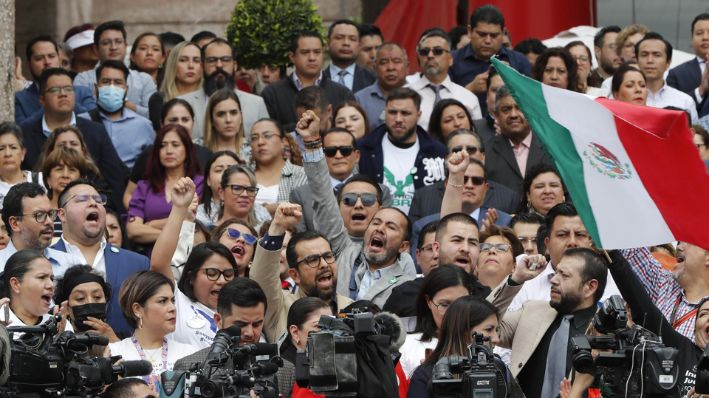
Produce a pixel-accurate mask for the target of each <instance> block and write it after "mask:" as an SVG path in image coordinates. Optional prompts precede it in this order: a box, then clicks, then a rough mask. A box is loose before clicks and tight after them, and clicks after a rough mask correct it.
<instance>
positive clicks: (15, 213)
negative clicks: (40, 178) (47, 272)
mask: <svg viewBox="0 0 709 398" xmlns="http://www.w3.org/2000/svg"><path fill="white" fill-rule="evenodd" d="M56 216H57V209H53V208H52V203H51V202H50V201H49V198H48V197H47V193H46V191H45V190H44V188H42V186H41V185H39V184H37V183H34V182H23V183H21V184H17V185H14V186H13V187H12V188H10V190H9V191H8V192H7V195H6V196H5V200H4V202H3V209H2V221H3V222H4V223H5V226H6V228H7V234H8V235H10V242H9V243H8V244H7V247H6V248H4V249H2V250H0V271H2V270H4V269H5V263H7V259H9V258H10V256H12V255H13V254H15V252H17V251H18V250H24V249H34V250H39V251H42V252H43V253H44V255H45V257H47V258H48V259H49V262H50V263H52V272H53V273H54V276H55V277H60V276H62V275H64V271H66V270H67V269H68V268H69V267H70V266H72V265H73V264H74V263H73V262H71V258H70V256H68V255H67V254H66V253H62V252H60V251H58V250H55V249H52V248H50V247H49V245H50V244H51V243H52V236H53V234H54V218H55V217H56Z"/></svg>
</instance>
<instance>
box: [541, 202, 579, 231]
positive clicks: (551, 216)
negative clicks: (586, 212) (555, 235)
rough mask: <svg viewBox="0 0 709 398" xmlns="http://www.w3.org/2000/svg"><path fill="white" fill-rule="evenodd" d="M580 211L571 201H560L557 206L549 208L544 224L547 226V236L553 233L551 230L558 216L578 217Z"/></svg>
mask: <svg viewBox="0 0 709 398" xmlns="http://www.w3.org/2000/svg"><path fill="white" fill-rule="evenodd" d="M578 215H579V213H578V212H577V211H576V207H574V205H572V204H571V203H559V204H557V205H556V206H554V207H552V208H551V209H549V211H548V212H547V215H546V217H545V218H544V226H545V227H546V236H550V235H551V231H552V229H553V227H554V221H556V218H557V217H577V216H578Z"/></svg>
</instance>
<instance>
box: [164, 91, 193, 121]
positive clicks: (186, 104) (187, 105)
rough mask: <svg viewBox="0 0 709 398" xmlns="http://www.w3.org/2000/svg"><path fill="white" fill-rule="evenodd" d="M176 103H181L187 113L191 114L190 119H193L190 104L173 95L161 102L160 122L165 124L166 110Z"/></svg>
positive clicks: (176, 104)
mask: <svg viewBox="0 0 709 398" xmlns="http://www.w3.org/2000/svg"><path fill="white" fill-rule="evenodd" d="M178 105H182V106H183V107H184V108H185V109H187V113H189V114H190V116H192V120H194V109H192V105H191V104H190V103H189V102H187V101H185V100H183V99H182V98H178V97H175V98H173V99H171V100H170V101H167V102H166V103H165V104H163V106H162V109H161V110H160V124H167V123H165V118H166V117H167V114H168V112H170V111H171V110H172V108H174V107H175V106H178Z"/></svg>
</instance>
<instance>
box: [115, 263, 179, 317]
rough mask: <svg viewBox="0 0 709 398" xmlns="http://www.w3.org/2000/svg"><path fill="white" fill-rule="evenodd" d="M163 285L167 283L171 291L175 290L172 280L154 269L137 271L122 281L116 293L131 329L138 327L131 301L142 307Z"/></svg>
mask: <svg viewBox="0 0 709 398" xmlns="http://www.w3.org/2000/svg"><path fill="white" fill-rule="evenodd" d="M165 285H168V286H169V287H170V289H171V290H172V291H173V292H174V291H175V284H174V282H173V280H172V279H168V277H166V276H165V275H163V274H161V273H159V272H155V271H138V272H136V273H134V274H132V275H131V276H129V277H128V278H127V279H126V280H125V281H123V285H122V286H121V290H120V292H119V293H118V302H119V304H120V306H121V312H123V316H124V317H125V318H126V321H127V322H128V325H130V327H132V328H133V329H135V328H137V327H138V319H136V317H135V314H134V313H133V303H138V305H140V306H141V307H144V306H145V303H146V302H147V301H148V300H149V299H150V298H151V297H153V296H154V295H155V294H156V293H157V291H158V289H160V288H161V287H163V286H165Z"/></svg>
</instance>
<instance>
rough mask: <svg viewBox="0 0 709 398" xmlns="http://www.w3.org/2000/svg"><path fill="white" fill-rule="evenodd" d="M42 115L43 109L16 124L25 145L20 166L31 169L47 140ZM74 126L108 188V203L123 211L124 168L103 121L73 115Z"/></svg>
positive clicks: (126, 171) (126, 174) (125, 174)
mask: <svg viewBox="0 0 709 398" xmlns="http://www.w3.org/2000/svg"><path fill="white" fill-rule="evenodd" d="M43 117H44V113H43V112H38V114H35V115H34V116H32V117H30V118H29V119H27V120H25V121H24V122H22V124H21V125H20V127H21V128H22V141H23V143H24V145H25V149H27V153H26V154H25V160H24V161H23V162H22V168H23V169H25V170H33V169H34V167H35V166H36V165H37V164H38V163H39V160H40V159H39V158H40V156H41V155H42V147H43V146H44V143H45V142H46V141H47V137H46V136H45V135H44V133H43V132H42V118H43ZM76 127H77V128H78V129H79V131H81V134H82V136H83V138H84V141H85V142H86V147H87V149H88V150H89V154H90V155H91V157H92V158H93V161H94V162H96V166H98V168H99V170H100V171H101V176H102V177H103V179H104V180H105V181H106V183H107V184H108V187H109V189H110V190H111V192H110V195H109V198H110V201H111V204H112V205H113V207H114V208H115V209H116V210H117V211H118V212H123V211H124V210H125V209H124V208H123V191H124V190H125V189H126V182H127V180H128V168H127V167H126V165H125V164H124V163H123V162H122V161H121V158H119V157H118V153H116V149H115V148H114V147H113V142H111V138H110V137H109V136H108V133H106V129H105V128H104V127H103V124H101V123H96V122H94V121H91V120H88V119H84V118H81V117H77V118H76Z"/></svg>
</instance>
